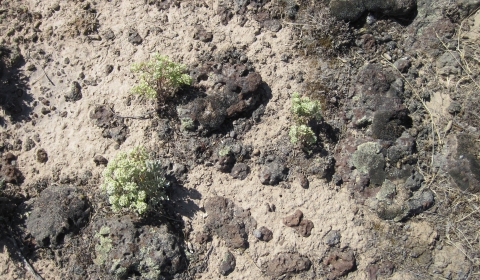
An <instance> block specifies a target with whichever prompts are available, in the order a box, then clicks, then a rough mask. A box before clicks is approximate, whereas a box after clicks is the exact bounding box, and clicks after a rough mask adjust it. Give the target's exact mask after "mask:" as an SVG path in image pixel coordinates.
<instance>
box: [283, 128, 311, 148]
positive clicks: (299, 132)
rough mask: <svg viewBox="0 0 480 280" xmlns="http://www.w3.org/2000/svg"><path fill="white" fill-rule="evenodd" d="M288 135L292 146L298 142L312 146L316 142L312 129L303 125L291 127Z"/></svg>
mask: <svg viewBox="0 0 480 280" xmlns="http://www.w3.org/2000/svg"><path fill="white" fill-rule="evenodd" d="M288 135H289V136H290V142H292V143H293V144H295V143H297V142H300V143H302V144H308V145H312V144H315V143H316V142H317V136H315V133H314V132H313V130H312V128H310V127H309V126H307V125H304V124H302V125H292V126H291V127H290V131H289V132H288Z"/></svg>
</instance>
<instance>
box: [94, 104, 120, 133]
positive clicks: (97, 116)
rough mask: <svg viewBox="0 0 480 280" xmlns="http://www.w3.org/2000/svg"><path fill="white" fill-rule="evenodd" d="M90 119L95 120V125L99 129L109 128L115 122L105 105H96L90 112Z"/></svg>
mask: <svg viewBox="0 0 480 280" xmlns="http://www.w3.org/2000/svg"><path fill="white" fill-rule="evenodd" d="M90 119H92V120H95V124H96V125H97V126H98V127H100V128H106V127H110V126H111V124H112V123H113V122H114V121H115V118H114V114H113V112H112V110H110V109H108V108H107V106H105V105H97V106H95V108H94V109H93V110H92V111H91V112H90Z"/></svg>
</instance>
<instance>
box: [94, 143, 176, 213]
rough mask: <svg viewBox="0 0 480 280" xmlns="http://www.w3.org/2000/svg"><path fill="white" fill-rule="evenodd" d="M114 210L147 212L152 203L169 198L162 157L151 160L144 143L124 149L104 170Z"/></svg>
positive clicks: (103, 185)
mask: <svg viewBox="0 0 480 280" xmlns="http://www.w3.org/2000/svg"><path fill="white" fill-rule="evenodd" d="M102 175H103V180H104V181H103V184H102V189H104V190H106V191H107V194H108V196H109V202H110V204H111V205H112V209H113V210H114V211H118V210H121V209H128V210H134V211H136V212H138V213H139V214H143V213H144V212H145V211H146V210H147V209H148V207H151V206H155V205H158V204H159V203H160V202H161V201H162V200H167V199H168V197H167V196H166V194H165V186H166V181H165V173H164V171H163V169H162V167H161V165H160V162H159V161H158V160H151V159H150V158H149V156H148V153H147V152H146V150H145V148H143V147H135V148H134V149H132V150H131V151H129V152H120V153H119V154H117V156H116V157H115V158H114V159H113V160H111V161H110V162H109V163H108V165H107V167H106V168H105V170H104V171H103V173H102Z"/></svg>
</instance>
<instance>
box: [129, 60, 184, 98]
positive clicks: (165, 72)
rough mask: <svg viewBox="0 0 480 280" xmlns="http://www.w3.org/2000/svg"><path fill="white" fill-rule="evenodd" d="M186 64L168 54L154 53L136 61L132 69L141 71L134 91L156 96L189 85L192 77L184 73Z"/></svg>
mask: <svg viewBox="0 0 480 280" xmlns="http://www.w3.org/2000/svg"><path fill="white" fill-rule="evenodd" d="M185 69H186V68H185V65H183V64H179V63H175V62H173V61H171V60H170V59H169V58H168V56H165V55H160V54H158V53H155V54H153V56H152V59H150V60H149V61H145V62H140V63H134V64H133V65H132V68H131V70H132V71H133V72H138V73H140V77H139V78H140V82H139V84H138V85H136V86H134V87H133V88H132V91H133V92H134V93H138V94H145V95H146V96H147V97H149V98H156V97H157V96H158V95H159V94H160V95H162V96H165V95H168V94H173V93H175V91H176V90H177V89H178V88H179V87H180V86H181V85H189V84H190V83H191V82H192V78H191V77H190V76H189V75H187V74H184V72H185Z"/></svg>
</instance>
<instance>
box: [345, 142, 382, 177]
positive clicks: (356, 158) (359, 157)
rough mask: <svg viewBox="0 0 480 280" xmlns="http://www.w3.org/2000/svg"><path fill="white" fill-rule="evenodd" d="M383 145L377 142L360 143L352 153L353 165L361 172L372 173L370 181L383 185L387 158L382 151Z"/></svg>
mask: <svg viewBox="0 0 480 280" xmlns="http://www.w3.org/2000/svg"><path fill="white" fill-rule="evenodd" d="M381 149H382V147H381V146H380V144H378V143H376V142H367V143H363V144H361V145H359V146H358V147H357V150H356V151H355V152H354V153H353V155H352V163H353V165H354V166H355V167H356V168H357V169H358V171H360V172H361V173H367V174H369V175H370V183H372V184H375V185H382V184H383V180H384V179H385V172H384V168H385V159H384V156H383V154H382V153H381Z"/></svg>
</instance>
